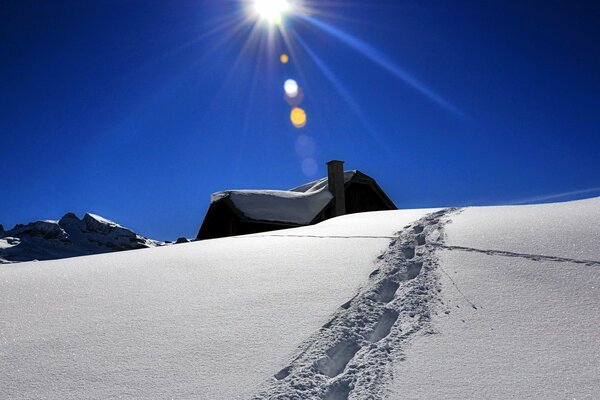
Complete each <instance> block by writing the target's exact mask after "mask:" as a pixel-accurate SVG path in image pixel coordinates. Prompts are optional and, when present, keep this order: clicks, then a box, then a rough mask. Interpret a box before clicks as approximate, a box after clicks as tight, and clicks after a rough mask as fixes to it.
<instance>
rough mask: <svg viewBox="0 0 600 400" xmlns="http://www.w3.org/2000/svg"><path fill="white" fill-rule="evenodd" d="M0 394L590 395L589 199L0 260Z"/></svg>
mask: <svg viewBox="0 0 600 400" xmlns="http://www.w3.org/2000/svg"><path fill="white" fill-rule="evenodd" d="M0 302H1V303H2V304H3V307H0V322H1V324H0V355H1V356H0V367H1V368H2V371H3V373H2V375H0V398H10V399H28V398H61V399H78V398H201V399H329V400H331V399H401V398H408V399H421V398H439V399H483V398H485V399H507V398H535V399H538V398H543V399H564V398H577V399H594V398H597V393H598V392H599V391H600V380H599V379H598V377H599V376H600V364H599V363H598V359H600V330H599V329H598V326H600V307H598V304H600V198H595V199H588V200H583V201H575V202H567V203H557V204H546V205H531V206H510V207H473V208H464V209H438V210H401V211H382V212H372V213H362V214H353V215H347V216H343V217H338V218H334V219H330V220H327V221H325V222H323V223H320V224H318V225H314V226H308V227H302V228H295V229H288V230H281V231H274V232H268V233H263V234H256V235H248V236H242V237H232V238H224V239H215V240H207V241H200V242H193V243H187V244H181V245H178V246H166V247H159V248H151V249H145V250H141V251H136V252H120V253H113V254H102V255H94V256H87V257H78V258H70V259H64V260H53V261H44V262H37V263H20V264H8V265H3V266H1V267H0Z"/></svg>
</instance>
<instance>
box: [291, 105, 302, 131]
mask: <svg viewBox="0 0 600 400" xmlns="http://www.w3.org/2000/svg"><path fill="white" fill-rule="evenodd" d="M290 121H292V124H293V125H294V126H295V127H296V128H303V127H304V126H305V125H306V111H304V110H303V109H301V108H300V107H294V108H292V112H291V113H290Z"/></svg>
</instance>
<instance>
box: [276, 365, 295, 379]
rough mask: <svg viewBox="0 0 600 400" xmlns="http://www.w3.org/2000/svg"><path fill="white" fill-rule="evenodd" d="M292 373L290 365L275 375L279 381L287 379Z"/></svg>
mask: <svg viewBox="0 0 600 400" xmlns="http://www.w3.org/2000/svg"><path fill="white" fill-rule="evenodd" d="M290 372H292V367H291V365H288V366H287V367H285V368H284V369H282V370H281V371H279V372H278V373H276V374H275V379H277V380H278V381H280V380H282V379H285V378H287V377H288V376H289V375H290Z"/></svg>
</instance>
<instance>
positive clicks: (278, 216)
mask: <svg viewBox="0 0 600 400" xmlns="http://www.w3.org/2000/svg"><path fill="white" fill-rule="evenodd" d="M351 180H353V181H358V182H365V181H368V182H372V183H374V185H375V186H376V187H377V188H379V187H378V186H377V184H376V183H375V181H374V180H373V178H371V177H369V176H367V175H365V174H363V173H362V172H360V171H358V170H351V171H344V183H345V184H347V183H348V182H349V181H351ZM382 195H383V196H384V197H385V199H387V196H385V193H383V192H382ZM332 199H333V195H332V194H331V193H330V192H329V185H328V179H327V178H321V179H318V180H315V181H312V182H308V183H305V184H303V185H300V186H298V187H295V188H292V189H290V190H225V191H222V192H216V193H213V194H212V195H211V203H215V202H219V201H226V202H229V203H230V204H231V205H232V206H233V207H234V208H235V209H236V210H237V211H238V212H239V214H240V216H241V217H243V218H247V219H249V220H253V221H265V222H276V223H286V224H290V225H306V224H310V223H311V222H312V221H313V220H314V219H315V218H316V217H317V216H318V215H319V213H320V212H321V211H323V209H325V207H327V205H328V204H329V203H330V202H331V200H332ZM387 201H388V202H390V203H391V201H390V200H389V199H387ZM391 204H392V205H393V203H391Z"/></svg>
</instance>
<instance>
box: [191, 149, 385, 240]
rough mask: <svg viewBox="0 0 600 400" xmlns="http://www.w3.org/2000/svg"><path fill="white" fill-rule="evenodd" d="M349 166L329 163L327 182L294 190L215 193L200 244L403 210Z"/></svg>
mask: <svg viewBox="0 0 600 400" xmlns="http://www.w3.org/2000/svg"><path fill="white" fill-rule="evenodd" d="M343 165H344V163H343V161H337V160H333V161H330V162H328V163H327V167H328V174H327V178H323V179H319V180H317V181H313V182H309V183H307V184H304V185H302V186H298V187H296V188H294V189H291V190H227V191H223V192H218V193H214V194H213V195H212V196H211V203H210V206H209V208H208V211H207V213H206V216H205V217H204V222H203V223H202V226H201V227H200V231H199V232H198V236H197V238H196V240H203V239H213V238H219V237H226V236H235V235H244V234H249V233H259V232H266V231H273V230H277V229H284V228H293V227H298V226H304V225H311V224H316V223H318V222H321V221H324V220H326V219H328V218H332V217H336V216H339V215H344V214H352V213H357V212H365V211H381V210H395V209H397V208H396V206H395V205H394V203H393V202H392V201H391V200H390V198H389V197H388V196H387V195H386V194H385V192H384V191H383V190H382V189H381V188H380V187H379V185H378V184H377V182H375V180H374V179H373V178H371V177H370V176H368V175H365V174H363V173H362V172H360V171H358V170H353V171H344V169H343Z"/></svg>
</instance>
